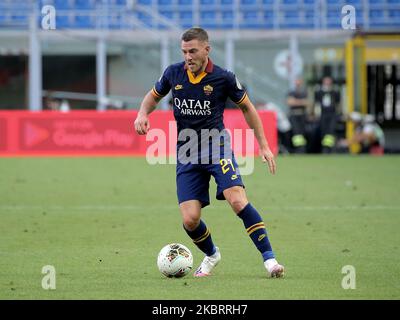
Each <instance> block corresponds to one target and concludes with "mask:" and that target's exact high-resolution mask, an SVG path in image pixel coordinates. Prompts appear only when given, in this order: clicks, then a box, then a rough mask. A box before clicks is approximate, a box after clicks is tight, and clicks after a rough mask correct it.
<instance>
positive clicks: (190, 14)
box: [179, 11, 193, 20]
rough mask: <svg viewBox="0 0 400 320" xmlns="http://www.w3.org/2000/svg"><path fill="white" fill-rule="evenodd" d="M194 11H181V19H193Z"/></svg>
mask: <svg viewBox="0 0 400 320" xmlns="http://www.w3.org/2000/svg"><path fill="white" fill-rule="evenodd" d="M192 19H193V12H192V11H181V12H179V20H192Z"/></svg>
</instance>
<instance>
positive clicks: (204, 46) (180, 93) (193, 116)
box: [134, 28, 284, 277]
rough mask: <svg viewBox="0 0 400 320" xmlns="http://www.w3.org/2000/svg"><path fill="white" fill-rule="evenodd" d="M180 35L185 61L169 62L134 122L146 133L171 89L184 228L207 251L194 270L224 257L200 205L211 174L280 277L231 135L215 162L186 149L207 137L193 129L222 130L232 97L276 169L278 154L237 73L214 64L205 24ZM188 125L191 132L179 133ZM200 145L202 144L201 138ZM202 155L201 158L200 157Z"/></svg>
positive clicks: (201, 272) (208, 268)
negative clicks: (229, 148)
mask: <svg viewBox="0 0 400 320" xmlns="http://www.w3.org/2000/svg"><path fill="white" fill-rule="evenodd" d="M181 40H182V41H181V50H182V53H183V57H184V62H180V63H176V64H173V65H170V66H169V67H168V68H167V69H166V70H165V71H164V73H163V75H162V76H161V78H160V79H159V80H158V81H157V82H156V84H155V86H154V87H153V89H152V90H150V91H149V92H148V93H147V94H146V96H145V97H144V99H143V101H142V103H141V106H140V110H139V112H138V115H137V118H136V120H135V123H134V126H135V130H136V132H137V133H138V134H141V135H143V134H146V133H147V132H148V130H149V128H150V123H149V118H148V116H149V114H150V113H151V112H152V111H153V110H154V109H155V108H156V106H157V104H158V102H159V101H160V100H161V99H162V98H163V97H164V96H166V95H167V94H168V92H169V91H170V90H172V98H173V99H172V101H173V112H174V116H175V120H176V122H177V127H178V143H177V155H178V159H177V166H176V174H177V175H176V184H177V193H178V202H179V208H180V211H181V214H182V220H183V228H184V230H185V231H186V233H187V234H188V235H189V237H190V238H191V239H192V240H193V242H194V243H195V244H196V246H197V247H198V248H199V249H200V250H201V251H202V252H204V254H205V258H204V260H203V261H202V263H201V265H200V266H199V268H198V269H197V270H196V271H195V273H194V276H196V277H202V276H208V275H211V272H212V270H213V269H214V267H215V266H216V265H217V264H218V263H219V261H220V260H221V254H220V251H219V248H218V247H216V246H215V245H214V243H213V240H212V237H211V233H210V231H209V229H208V228H207V226H206V224H205V223H204V221H203V220H202V219H201V209H202V208H203V207H205V206H207V205H208V204H209V203H210V199H209V181H210V178H211V176H213V177H214V178H215V181H216V183H217V196H216V198H217V199H218V200H225V199H226V200H227V201H228V202H229V204H230V206H231V207H232V209H233V211H234V212H235V213H236V214H237V216H238V217H239V218H240V219H241V220H242V221H243V224H244V226H245V228H246V231H247V233H248V235H249V236H250V238H251V240H252V241H253V243H254V245H255V246H256V248H257V249H258V250H259V251H260V253H261V256H262V259H263V261H264V266H265V268H266V270H267V275H268V276H269V277H282V276H283V275H284V267H283V266H282V265H280V264H279V263H278V262H277V261H276V259H275V254H274V252H273V251H272V247H271V244H270V241H269V239H268V236H267V231H266V228H265V225H264V222H263V220H262V218H261V216H260V214H259V213H258V212H257V210H256V209H255V208H254V207H253V206H252V205H251V204H250V203H249V201H248V200H247V197H246V193H245V190H244V184H243V182H242V179H241V176H240V174H239V172H238V168H237V163H236V160H235V157H234V155H233V153H232V152H226V149H227V148H226V146H227V144H228V143H229V139H228V138H227V137H226V136H224V135H221V137H220V140H219V141H218V142H219V146H218V151H220V153H219V154H218V158H217V160H218V161H215V154H214V153H215V148H213V149H212V153H213V154H212V155H209V157H211V158H212V159H211V160H212V161H211V163H207V161H203V160H210V159H207V156H205V155H204V150H203V149H201V150H200V151H199V153H197V152H196V150H195V151H194V152H193V153H194V154H195V155H194V156H192V157H190V160H191V161H183V160H186V158H185V156H186V155H187V153H188V152H187V151H190V152H191V151H193V148H189V149H188V148H187V146H186V145H185V143H189V142H190V141H200V140H201V141H202V142H204V139H203V138H199V139H192V140H190V138H193V136H192V135H191V132H195V133H196V134H198V136H199V137H200V135H201V134H202V131H204V130H207V129H208V130H212V129H214V130H217V131H218V132H222V131H223V130H224V124H223V112H224V108H225V103H226V100H227V98H228V97H229V98H231V100H232V101H234V102H235V103H236V104H237V105H238V107H239V108H240V109H241V111H242V112H243V115H244V117H245V119H246V122H247V123H248V125H249V126H250V128H252V129H253V130H254V134H255V136H256V139H257V141H258V143H259V147H260V153H261V158H262V160H263V162H266V163H267V164H268V167H269V170H270V172H271V173H272V174H275V171H276V164H275V160H274V155H273V153H272V152H271V150H270V148H269V146H268V142H267V140H266V138H265V135H264V131H263V126H262V122H261V120H260V118H259V116H258V114H257V111H256V109H255V107H254V105H253V104H252V103H251V102H250V100H249V98H248V96H247V93H246V91H245V90H244V89H243V87H242V86H241V84H240V82H239V81H238V80H237V79H236V77H235V75H234V74H233V73H231V72H229V71H227V70H224V69H222V68H220V67H218V66H217V65H214V64H213V62H212V61H211V59H210V58H209V53H210V50H211V47H210V45H209V42H208V34H207V32H206V31H205V30H204V29H202V28H191V29H188V30H187V31H185V32H184V33H183V35H182V38H181ZM185 131H186V132H187V133H188V134H183V135H181V133H183V132H185ZM181 136H185V137H187V136H189V137H190V138H189V141H187V139H186V140H184V139H181ZM206 144H207V143H206ZM201 145H202V146H203V143H201ZM197 147H200V143H198V145H197ZM222 149H223V150H222ZM182 150H183V151H182ZM208 151H209V149H208ZM190 152H189V153H190ZM200 158H201V163H198V161H197V160H199V159H200ZM205 158H206V159H205Z"/></svg>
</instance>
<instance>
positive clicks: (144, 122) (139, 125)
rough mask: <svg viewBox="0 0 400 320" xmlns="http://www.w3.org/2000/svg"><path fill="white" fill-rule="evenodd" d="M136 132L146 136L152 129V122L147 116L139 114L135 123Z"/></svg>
mask: <svg viewBox="0 0 400 320" xmlns="http://www.w3.org/2000/svg"><path fill="white" fill-rule="evenodd" d="M134 126H135V130H136V132H137V133H138V134H140V135H143V134H146V133H147V132H148V131H149V129H150V122H149V118H148V117H147V116H144V115H141V114H138V116H137V117H136V120H135V122H134Z"/></svg>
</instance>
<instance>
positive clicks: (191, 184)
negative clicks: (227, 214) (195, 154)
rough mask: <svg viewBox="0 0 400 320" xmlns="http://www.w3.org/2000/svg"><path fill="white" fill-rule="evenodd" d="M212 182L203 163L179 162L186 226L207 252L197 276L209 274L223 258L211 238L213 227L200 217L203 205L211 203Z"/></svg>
mask: <svg viewBox="0 0 400 320" xmlns="http://www.w3.org/2000/svg"><path fill="white" fill-rule="evenodd" d="M209 181H210V175H209V174H208V173H207V172H204V171H203V170H202V169H201V167H200V166H197V165H191V164H187V165H181V164H178V166H177V176H176V183H177V193H178V201H179V208H180V211H181V215H182V221H183V228H184V230H185V232H186V233H187V234H188V236H189V237H190V238H191V239H192V240H193V243H194V244H195V245H196V246H197V247H198V248H199V249H200V250H201V251H202V252H204V253H205V255H206V257H205V258H204V261H203V263H202V264H201V266H200V267H199V268H198V269H197V271H196V272H195V275H196V276H201V275H209V274H210V273H211V270H212V268H213V267H214V266H215V265H217V263H218V262H219V260H220V259H221V257H220V254H219V250H218V248H217V247H215V245H214V243H213V241H212V238H211V233H210V230H209V229H208V228H207V226H206V224H205V223H204V221H203V220H201V208H203V207H205V206H207V205H208V204H209V203H210V199H209V194H208V188H209Z"/></svg>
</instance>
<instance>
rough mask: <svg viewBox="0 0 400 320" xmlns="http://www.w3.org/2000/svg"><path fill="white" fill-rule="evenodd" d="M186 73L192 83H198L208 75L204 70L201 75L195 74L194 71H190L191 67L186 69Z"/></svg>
mask: <svg viewBox="0 0 400 320" xmlns="http://www.w3.org/2000/svg"><path fill="white" fill-rule="evenodd" d="M186 73H187V75H188V77H189V81H190V83H192V84H198V83H199V82H200V81H201V80H202V79H203V78H204V77H205V76H206V75H207V72H205V71H203V72H202V73H200V74H199V75H197V76H194V75H193V73H191V72H190V71H189V69H187V70H186Z"/></svg>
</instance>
